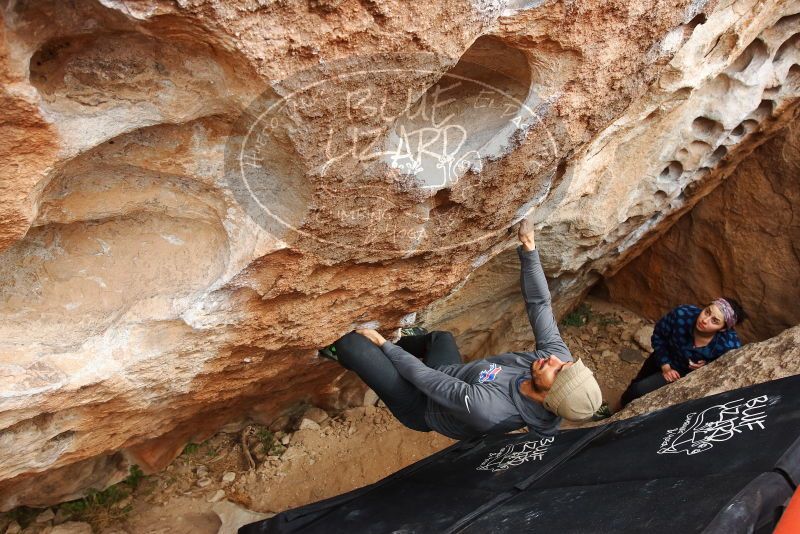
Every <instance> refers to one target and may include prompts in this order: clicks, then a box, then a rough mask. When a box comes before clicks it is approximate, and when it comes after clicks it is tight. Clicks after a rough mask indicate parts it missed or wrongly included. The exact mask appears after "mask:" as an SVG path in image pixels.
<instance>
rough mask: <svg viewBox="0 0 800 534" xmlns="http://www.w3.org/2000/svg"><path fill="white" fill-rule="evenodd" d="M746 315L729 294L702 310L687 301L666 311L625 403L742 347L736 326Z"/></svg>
mask: <svg viewBox="0 0 800 534" xmlns="http://www.w3.org/2000/svg"><path fill="white" fill-rule="evenodd" d="M746 318H747V315H746V314H745V312H744V310H743V309H742V307H741V305H739V303H738V302H737V301H735V300H734V299H732V298H728V297H724V298H718V299H716V300H715V301H713V302H712V303H711V304H709V305H708V306H706V307H705V308H703V309H702V310H701V309H700V308H698V307H697V306H691V305H687V304H684V305H682V306H678V307H677V308H675V309H674V310H672V311H671V312H669V313H668V314H666V315H665V316H664V317H662V318H661V319H659V321H658V322H657V323H656V327H655V329H654V330H653V337H652V343H653V352H652V353H651V354H650V357H649V358H647V360H646V361H645V362H644V365H643V366H642V368H641V370H640V371H639V374H637V375H636V377H635V378H634V379H633V380H632V381H631V383H630V385H629V386H628V389H626V390H625V393H623V394H622V398H621V399H620V400H621V402H622V406H623V407H624V406H625V405H626V404H628V403H629V402H631V401H632V400H633V399H638V398H639V397H641V396H642V395H645V394H647V393H650V392H651V391H654V390H656V389H658V388H660V387H662V386H665V385H667V384H668V383H670V382H674V381H676V380H678V379H679V378H681V377H682V376H686V374H688V373H691V372H692V371H694V370H695V369H699V368H700V367H702V366H704V365H705V364H707V363H708V362H711V361H714V360H716V359H717V358H719V357H720V356H722V355H723V354H725V353H726V352H728V351H729V350H731V349H736V348H739V347H741V346H742V343H741V342H740V341H739V338H738V337H737V335H736V331H735V330H734V329H733V327H734V326H735V325H737V324H739V323H741V322H742V321H744V320H745V319H746Z"/></svg>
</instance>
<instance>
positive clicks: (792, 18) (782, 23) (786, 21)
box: [773, 13, 800, 31]
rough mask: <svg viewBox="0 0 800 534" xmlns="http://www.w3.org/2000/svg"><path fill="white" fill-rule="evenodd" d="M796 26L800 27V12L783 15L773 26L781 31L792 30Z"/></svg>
mask: <svg viewBox="0 0 800 534" xmlns="http://www.w3.org/2000/svg"><path fill="white" fill-rule="evenodd" d="M795 26H797V27H800V13H795V14H794V15H786V16H785V17H781V18H780V19H779V20H778V22H776V23H775V26H773V28H775V29H776V30H779V31H791V29H792V28H793V27H795Z"/></svg>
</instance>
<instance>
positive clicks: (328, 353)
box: [318, 345, 339, 362]
mask: <svg viewBox="0 0 800 534" xmlns="http://www.w3.org/2000/svg"><path fill="white" fill-rule="evenodd" d="M318 354H319V356H320V357H322V358H327V359H329V360H333V361H335V362H338V361H339V355H338V354H336V347H334V346H333V345H328V346H327V347H325V348H323V349H319V352H318Z"/></svg>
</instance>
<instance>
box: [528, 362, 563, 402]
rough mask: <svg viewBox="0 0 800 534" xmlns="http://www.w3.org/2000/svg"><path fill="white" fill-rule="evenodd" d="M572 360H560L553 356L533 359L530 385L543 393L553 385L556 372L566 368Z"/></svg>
mask: <svg viewBox="0 0 800 534" xmlns="http://www.w3.org/2000/svg"><path fill="white" fill-rule="evenodd" d="M572 363H573V362H562V361H561V360H559V359H558V358H557V357H555V356H549V357H547V358H542V359H541V360H534V361H533V363H531V385H532V386H533V389H534V391H538V392H540V393H544V392H547V391H550V388H551V387H553V382H555V380H556V377H557V376H558V373H560V372H561V371H562V370H563V369H566V368H567V367H569V366H570V365H572Z"/></svg>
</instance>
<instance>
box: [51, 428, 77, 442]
mask: <svg viewBox="0 0 800 534" xmlns="http://www.w3.org/2000/svg"><path fill="white" fill-rule="evenodd" d="M74 435H75V431H74V430H65V431H64V432H61V433H60V434H57V435H55V436H53V437H52V438H50V441H52V442H54V443H58V442H60V441H66V440H69V439H71V438H72V436H74Z"/></svg>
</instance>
